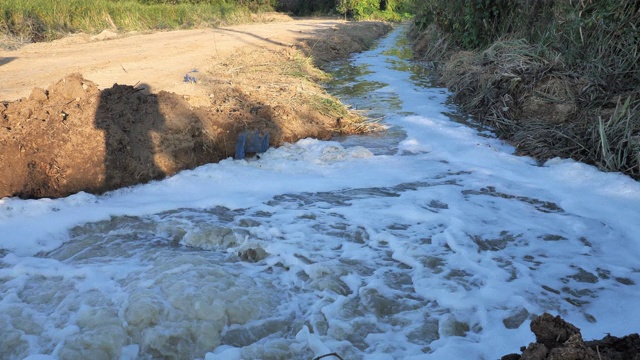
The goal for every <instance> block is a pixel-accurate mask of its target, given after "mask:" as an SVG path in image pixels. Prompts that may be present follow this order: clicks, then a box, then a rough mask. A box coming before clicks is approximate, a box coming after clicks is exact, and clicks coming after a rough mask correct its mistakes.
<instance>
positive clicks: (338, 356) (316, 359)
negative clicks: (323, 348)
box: [313, 353, 344, 360]
mask: <svg viewBox="0 0 640 360" xmlns="http://www.w3.org/2000/svg"><path fill="white" fill-rule="evenodd" d="M328 356H335V357H337V358H338V359H340V360H344V359H343V358H341V357H340V355H338V353H330V354H324V355H321V356H318V357H317V358H314V359H313V360H320V359H322V358H326V357H328Z"/></svg>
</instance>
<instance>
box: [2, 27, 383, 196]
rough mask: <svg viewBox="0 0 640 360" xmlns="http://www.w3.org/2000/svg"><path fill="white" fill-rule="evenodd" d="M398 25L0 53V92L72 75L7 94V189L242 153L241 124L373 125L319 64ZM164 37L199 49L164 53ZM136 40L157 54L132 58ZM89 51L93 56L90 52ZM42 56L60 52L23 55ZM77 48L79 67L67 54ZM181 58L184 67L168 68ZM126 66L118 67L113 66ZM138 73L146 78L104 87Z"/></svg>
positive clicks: (65, 190)
mask: <svg viewBox="0 0 640 360" xmlns="http://www.w3.org/2000/svg"><path fill="white" fill-rule="evenodd" d="M287 24H288V25H287ZM269 29H271V30H272V32H271V33H269ZM389 29H390V27H389V26H388V25H386V24H383V23H377V22H366V23H353V22H349V23H347V22H342V21H337V20H322V21H320V20H313V21H307V22H305V20H301V21H290V22H285V23H271V24H258V25H253V26H252V25H243V26H240V27H234V28H227V29H223V30H220V31H222V32H223V33H224V34H226V35H225V36H229V37H231V39H227V40H228V41H227V40H225V41H222V40H220V41H216V40H215V38H216V35H217V36H218V39H219V38H220V36H221V35H223V34H221V33H214V32H215V31H217V30H205V31H204V34H203V33H202V31H200V32H198V31H196V32H195V33H194V32H193V31H186V32H179V33H178V34H176V33H175V32H168V33H161V34H151V35H136V36H128V37H124V38H120V39H116V40H111V41H101V42H92V41H88V42H87V41H84V40H83V41H81V42H80V43H77V44H76V43H74V42H75V41H70V44H66V45H64V46H63V47H62V48H60V49H58V50H59V51H60V54H57V53H56V51H57V50H56V48H55V47H51V46H50V45H51V44H33V45H29V47H27V49H25V50H24V51H23V53H21V52H20V50H18V51H16V52H9V53H6V52H5V53H0V56H1V57H3V58H5V59H6V58H8V57H7V55H10V56H9V57H11V58H14V60H5V61H0V64H1V65H0V73H2V72H4V74H2V76H3V80H4V79H5V77H4V76H5V74H8V73H7V70H8V69H7V67H9V66H11V70H12V71H11V76H7V77H6V79H7V81H6V82H4V83H3V91H2V92H0V93H1V94H3V96H7V98H8V99H11V98H12V97H14V96H15V94H23V93H24V91H25V90H24V89H25V87H26V86H28V85H26V83H29V81H32V80H28V81H27V80H21V79H27V78H29V74H30V72H32V73H33V78H35V79H36V80H35V81H39V83H38V84H37V85H39V84H41V83H43V82H44V81H45V80H47V76H48V75H47V74H49V76H50V75H51V74H58V73H61V72H67V75H65V76H64V77H62V79H60V80H59V81H57V82H55V83H54V84H52V85H49V86H47V87H46V89H45V87H44V86H42V85H40V86H36V87H35V88H32V90H30V93H29V95H28V96H26V95H24V96H25V97H23V98H21V99H19V100H16V101H5V102H2V103H0V168H1V169H2V173H1V175H0V197H5V196H19V197H22V198H41V197H62V196H67V195H69V194H73V193H76V192H79V191H87V192H91V193H102V192H104V191H108V190H112V189H116V188H120V187H123V186H130V185H134V184H139V183H144V182H148V181H150V180H154V179H161V178H164V177H166V176H170V175H173V174H175V173H176V172H178V171H180V170H183V169H191V168H194V167H196V166H199V165H202V164H205V163H211V162H216V161H219V160H221V159H224V158H227V157H230V156H234V154H235V152H236V140H237V139H238V136H239V135H240V134H243V133H249V134H253V133H256V132H257V133H258V134H260V136H264V135H266V134H269V146H272V147H273V146H279V145H281V144H282V143H284V142H293V141H296V140H298V139H301V138H305V137H314V138H320V139H327V138H330V137H331V136H332V135H333V134H335V133H359V132H363V131H367V130H368V127H367V124H366V123H363V122H361V121H359V120H358V119H357V118H356V117H354V116H353V115H352V114H350V113H348V112H347V111H346V110H345V108H344V106H343V105H342V104H340V103H339V101H337V100H336V99H334V98H332V97H331V96H329V95H328V94H326V93H325V92H324V91H323V89H322V88H321V87H320V86H318V85H317V81H318V80H320V79H322V77H323V76H324V74H323V73H322V72H321V71H319V70H318V69H317V68H316V66H318V65H322V64H323V63H326V62H328V61H331V60H335V59H338V58H341V57H346V56H348V55H349V54H351V53H352V52H356V51H361V50H364V49H366V48H367V47H369V46H371V45H372V44H373V42H374V40H375V39H377V38H378V37H380V36H381V35H383V34H384V33H386V32H387V31H389ZM265 34H269V35H268V36H266V35H265ZM163 35H165V36H164V37H163ZM207 36H208V37H207ZM207 39H208V40H207ZM202 42H206V46H203V44H202ZM96 43H98V44H99V45H100V46H98V47H95V46H94V45H95V44H96ZM167 43H170V44H174V43H179V44H182V45H181V46H187V48H191V49H192V50H193V51H196V50H194V49H198V50H197V51H198V52H199V53H198V54H197V56H195V55H194V54H192V52H193V51H192V52H189V51H186V50H184V52H183V53H182V54H180V53H176V51H181V50H182V48H175V47H174V49H169V50H167V49H165V50H162V49H163V44H165V46H164V47H166V44H167ZM194 44H195V45H194ZM130 46H134V47H142V48H144V47H147V48H148V49H155V50H157V51H158V53H157V54H148V53H147V52H146V51H144V52H139V57H135V56H134V57H132V55H131V51H132V50H131V49H132V48H130ZM78 47H79V48H82V49H84V50H83V51H80V52H78V50H77V48H78ZM87 49H90V50H91V51H94V52H95V53H92V54H89V56H88V57H87V55H88V54H86V51H87ZM163 51H164V52H163ZM165 52H166V54H167V57H169V58H172V60H171V61H172V62H171V63H168V62H167V61H168V60H167V59H166V58H163V55H164V54H165ZM34 53H38V54H39V56H50V57H51V58H52V59H49V61H48V62H47V61H45V62H42V61H41V62H40V65H38V62H37V61H36V62H35V63H31V64H29V65H27V63H26V62H24V61H23V64H19V62H20V59H21V58H22V59H29V58H30V57H31V56H33V54H34ZM73 54H78V57H79V58H78V62H77V64H76V65H74V63H73V62H70V61H72V59H69V58H67V56H71V57H72V56H73ZM180 55H182V57H181V56H180ZM309 55H310V56H312V58H313V59H314V61H315V64H314V62H312V60H310V58H308V57H307V56H309ZM45 58H46V57H45ZM107 58H109V59H111V60H106V59H107ZM156 58H159V59H157V60H156ZM33 59H35V58H32V60H33ZM91 59H93V61H92V60H91ZM125 59H126V64H127V65H126V67H125V65H123V63H124V60H125ZM105 60H106V61H105ZM147 60H148V61H147ZM34 61H35V60H34ZM179 63H180V64H182V65H180V66H181V68H179V69H175V68H171V66H174V67H179V66H178V64H179ZM183 63H188V64H189V66H187V67H186V68H185V66H184V64H183ZM20 66H22V67H23V68H21V67H20ZM191 66H193V67H191ZM127 67H129V70H127ZM167 67H170V68H169V69H167ZM3 68H4V69H3ZM16 69H17V70H16ZM29 69H33V71H31V70H29ZM118 69H119V70H120V71H119V72H118V75H117V76H115V75H114V76H110V75H109V74H111V73H113V72H114V71H116V70H118ZM136 69H139V71H137V70H136ZM71 70H73V71H71ZM15 71H22V74H16V73H15ZM86 73H90V74H93V75H95V77H96V78H97V79H98V81H99V83H97V82H94V81H93V80H91V78H90V77H88V76H87V75H86ZM131 73H132V74H133V75H134V76H137V79H138V80H137V81H135V82H130V83H128V84H121V83H120V84H119V83H117V82H118V81H120V80H118V81H114V82H116V84H114V82H111V83H110V84H109V85H108V86H101V84H103V85H104V84H107V83H108V82H109V78H113V79H124V80H126V79H130V76H131ZM21 76H22V77H23V78H21ZM176 78H177V79H176ZM48 80H54V81H55V79H48ZM7 89H9V90H7ZM247 150H248V151H249V152H251V149H247Z"/></svg>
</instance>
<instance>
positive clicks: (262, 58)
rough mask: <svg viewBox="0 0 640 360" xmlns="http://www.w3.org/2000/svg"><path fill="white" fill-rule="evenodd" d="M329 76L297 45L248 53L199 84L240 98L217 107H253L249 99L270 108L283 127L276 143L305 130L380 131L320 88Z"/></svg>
mask: <svg viewBox="0 0 640 360" xmlns="http://www.w3.org/2000/svg"><path fill="white" fill-rule="evenodd" d="M328 76H329V75H328V74H326V73H324V72H323V71H321V70H319V69H318V68H316V67H315V66H314V64H313V59H311V58H310V57H308V56H305V55H304V54H302V53H301V52H300V51H299V50H297V49H295V48H293V47H291V48H284V49H280V50H267V49H261V50H255V49H243V50H240V51H238V52H237V53H235V54H233V55H232V56H228V57H225V58H222V59H220V61H217V62H215V63H213V64H211V66H210V67H209V69H207V71H206V74H205V76H204V77H202V79H201V80H200V83H201V84H203V85H207V86H210V87H211V88H215V89H218V91H219V92H221V93H231V94H233V93H237V94H239V95H236V96H225V99H224V103H220V102H219V100H220V99H213V101H214V107H215V106H225V107H232V108H243V107H246V106H248V105H247V104H244V102H245V100H244V99H247V98H250V99H251V101H252V103H251V104H250V105H251V106H254V107H260V106H263V105H268V108H269V114H266V115H269V116H268V117H269V118H272V119H274V120H275V121H276V123H277V124H278V128H279V130H278V131H277V133H278V134H277V135H274V134H272V137H274V139H275V140H276V142H290V141H295V140H297V139H296V134H299V133H300V132H304V131H300V129H305V128H307V129H308V131H311V132H315V131H316V130H313V129H318V128H320V129H323V130H322V134H321V133H318V134H316V135H317V137H319V138H326V137H328V136H330V135H331V134H332V133H346V134H360V133H365V132H370V131H376V130H380V126H377V125H376V124H375V122H372V121H369V120H368V119H366V118H365V117H363V116H360V115H359V114H358V113H357V112H354V111H350V110H349V108H347V107H345V106H344V105H343V104H342V103H341V102H340V101H339V100H338V99H337V98H335V97H333V96H331V95H329V94H328V93H327V92H326V91H325V90H324V89H322V87H320V86H319V85H318V84H317V82H318V81H322V80H326V79H328ZM224 89H229V90H228V91H225V90H224ZM250 111H251V109H250ZM238 126H242V124H239V125H238Z"/></svg>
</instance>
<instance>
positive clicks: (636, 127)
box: [441, 40, 640, 178]
mask: <svg viewBox="0 0 640 360" xmlns="http://www.w3.org/2000/svg"><path fill="white" fill-rule="evenodd" d="M441 80H442V81H443V82H444V83H445V85H446V86H447V87H448V88H449V89H451V90H452V91H454V93H455V95H454V96H455V99H456V101H457V102H459V103H460V104H461V105H462V107H463V108H464V109H465V110H466V111H469V112H471V113H472V114H473V115H475V116H476V118H477V119H479V120H481V121H482V122H485V123H487V124H489V125H490V126H492V127H494V128H495V129H496V131H497V132H498V134H499V135H500V136H501V137H504V138H506V139H508V140H510V141H511V142H513V143H514V144H515V145H516V146H517V149H518V153H520V154H523V155H530V156H533V157H535V158H537V159H539V160H541V161H543V160H547V159H549V158H553V157H564V158H573V159H576V160H578V161H582V162H586V163H590V164H594V165H597V166H598V167H600V168H601V169H603V170H606V171H619V172H623V173H625V174H628V175H630V176H633V177H636V178H640V96H639V94H638V92H635V93H627V94H618V95H615V96H611V92H608V91H606V90H605V89H604V87H603V86H602V85H601V84H599V83H597V82H594V81H593V80H589V79H588V78H586V77H585V76H579V75H577V74H576V73H575V72H573V71H571V70H570V69H568V68H567V66H566V65H565V64H564V62H563V59H562V56H561V55H560V54H558V53H555V52H551V51H548V50H546V51H544V52H543V51H541V50H540V49H538V48H536V47H534V46H532V45H530V44H528V43H527V42H526V41H524V40H502V41H498V42H495V43H494V44H493V45H492V46H490V47H489V48H488V49H486V50H485V51H482V52H470V51H459V52H457V53H454V54H453V55H451V56H450V58H449V59H448V60H447V61H446V63H445V65H444V67H443V68H442V77H441ZM624 96H626V97H624Z"/></svg>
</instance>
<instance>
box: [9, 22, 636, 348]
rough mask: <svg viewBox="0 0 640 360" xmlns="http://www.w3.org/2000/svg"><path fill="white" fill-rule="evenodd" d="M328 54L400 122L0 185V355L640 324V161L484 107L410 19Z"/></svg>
mask: <svg viewBox="0 0 640 360" xmlns="http://www.w3.org/2000/svg"><path fill="white" fill-rule="evenodd" d="M333 73H334V80H333V81H332V82H331V83H330V84H328V85H327V86H328V89H329V91H330V92H331V93H333V94H334V95H336V96H338V97H339V98H341V99H342V100H343V101H344V102H345V103H348V104H351V105H352V106H353V107H354V108H356V109H358V110H362V111H365V114H367V116H370V117H371V118H373V119H376V120H377V121H380V123H381V124H383V125H385V126H386V127H387V130H386V131H384V132H382V133H379V134H372V135H367V136H350V137H345V138H336V139H335V140H334V141H318V140H313V139H305V140H301V141H299V142H297V143H295V144H288V145H285V146H283V147H281V148H278V149H269V150H268V151H267V152H266V153H264V154H262V155H261V156H260V157H259V158H252V159H246V160H235V161H234V160H231V159H227V160H224V161H222V162H220V163H218V164H209V165H205V166H202V167H199V168H197V169H195V170H190V171H183V172H181V173H179V174H178V175H176V176H174V177H172V178H169V179H165V180H163V181H158V182H153V183H150V184H146V185H140V186H135V187H130V188H126V189H121V190H117V191H113V192H110V193H107V194H104V195H101V196H94V195H90V194H86V193H80V194H76V195H72V196H69V197H67V198H63V199H57V200H48V199H41V200H20V199H16V198H10V199H9V198H5V199H0V234H1V235H0V236H1V240H0V350H1V351H0V358H1V359H24V358H31V359H49V358H50V359H314V358H318V357H322V358H325V359H331V358H338V357H340V358H342V359H456V358H457V359H497V358H499V357H500V356H502V355H504V354H508V353H512V352H517V351H518V349H519V347H520V346H522V345H526V344H528V343H529V342H532V341H534V338H533V335H532V334H531V332H530V330H529V322H530V321H531V319H532V318H533V317H535V316H536V315H540V314H542V313H543V312H550V313H552V314H559V315H562V316H563V317H564V318H565V319H566V320H567V321H570V322H571V323H573V324H575V325H576V326H578V327H579V328H581V330H582V334H583V336H584V337H585V338H587V339H589V338H601V337H602V336H604V334H606V333H611V334H612V335H617V336H621V335H624V334H627V333H631V332H637V331H638V328H637V326H638V325H637V324H638V323H637V319H638V318H640V309H639V308H638V306H637V304H638V301H640V288H639V286H638V283H639V282H640V262H639V261H638V259H639V258H640V240H639V235H638V219H640V185H639V184H638V183H637V182H635V181H633V180H631V179H629V178H627V177H625V176H622V175H619V174H612V173H602V172H600V171H598V170H597V169H596V168H594V167H591V166H587V165H584V164H580V163H577V162H574V161H571V160H560V159H553V160H550V161H548V162H547V163H545V164H543V165H542V166H539V165H538V164H537V163H536V161H535V160H533V159H530V158H526V157H518V156H515V155H514V154H513V153H514V151H513V150H514V149H513V148H512V147H511V146H509V145H507V144H505V143H503V142H501V141H500V140H498V139H496V138H495V137H494V136H493V134H492V133H491V131H489V130H487V129H483V128H482V127H477V126H474V127H470V126H468V125H467V123H468V121H467V120H468V119H465V117H464V116H462V115H461V114H459V113H458V112H457V110H456V108H455V107H454V106H453V105H452V104H451V103H450V101H449V98H450V95H451V94H450V93H448V92H447V90H446V89H442V88H438V87H437V85H435V83H434V82H432V81H431V80H430V78H431V75H430V73H429V71H428V70H427V69H426V68H424V67H422V66H421V65H419V64H416V63H414V62H412V61H411V60H410V50H409V45H408V44H407V42H406V29H405V28H404V27H399V28H398V29H396V30H394V31H393V32H392V33H391V34H390V35H389V36H387V37H386V38H384V39H382V40H381V41H380V43H379V45H378V47H377V48H375V49H373V50H371V51H367V52H364V53H361V54H358V55H357V56H355V57H353V58H352V59H350V60H349V61H348V62H344V63H338V64H335V67H334V69H333ZM328 354H334V355H331V356H326V357H323V356H324V355H328Z"/></svg>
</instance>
